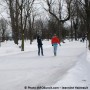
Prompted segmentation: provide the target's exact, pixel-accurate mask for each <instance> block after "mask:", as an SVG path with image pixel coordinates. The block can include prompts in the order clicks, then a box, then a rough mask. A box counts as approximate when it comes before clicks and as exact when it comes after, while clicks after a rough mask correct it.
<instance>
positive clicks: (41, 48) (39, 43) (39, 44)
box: [37, 36, 43, 56]
mask: <svg viewBox="0 0 90 90" xmlns="http://www.w3.org/2000/svg"><path fill="white" fill-rule="evenodd" d="M37 43H38V56H40V52H41V54H42V56H43V47H42V45H43V44H42V39H41V37H40V36H38V37H37Z"/></svg>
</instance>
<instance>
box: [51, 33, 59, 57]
mask: <svg viewBox="0 0 90 90" xmlns="http://www.w3.org/2000/svg"><path fill="white" fill-rule="evenodd" d="M51 43H52V46H53V48H54V56H56V55H57V46H58V44H60V39H59V38H58V37H57V36H56V34H54V36H53V37H52V39H51Z"/></svg>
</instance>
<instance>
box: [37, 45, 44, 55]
mask: <svg viewBox="0 0 90 90" xmlns="http://www.w3.org/2000/svg"><path fill="white" fill-rule="evenodd" d="M40 52H41V54H42V56H43V47H42V45H38V55H40Z"/></svg>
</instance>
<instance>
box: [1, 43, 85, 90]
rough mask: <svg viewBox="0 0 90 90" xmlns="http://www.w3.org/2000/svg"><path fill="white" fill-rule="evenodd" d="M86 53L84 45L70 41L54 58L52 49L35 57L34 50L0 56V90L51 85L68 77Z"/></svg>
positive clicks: (21, 89) (59, 49)
mask: <svg viewBox="0 0 90 90" xmlns="http://www.w3.org/2000/svg"><path fill="white" fill-rule="evenodd" d="M78 45H79V46H78ZM85 52H86V48H85V45H84V44H80V42H75V43H73V42H69V43H66V44H63V45H62V46H59V47H58V55H57V56H56V57H55V56H53V50H52V47H51V46H50V47H48V48H46V49H44V56H37V50H35V51H28V52H25V53H19V54H14V55H8V56H0V81H1V82H0V90H25V88H24V87H25V86H40V85H41V86H42V85H44V86H50V85H54V84H55V83H57V82H58V81H59V80H61V79H62V78H63V77H64V76H65V75H67V71H68V70H69V69H71V68H72V67H74V66H75V65H76V63H77V62H78V61H79V60H80V58H81V57H82V56H83V55H84V53H85Z"/></svg>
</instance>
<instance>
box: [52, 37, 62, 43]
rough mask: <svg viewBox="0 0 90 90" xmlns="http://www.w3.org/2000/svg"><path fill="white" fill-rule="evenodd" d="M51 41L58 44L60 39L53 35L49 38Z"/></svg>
mask: <svg viewBox="0 0 90 90" xmlns="http://www.w3.org/2000/svg"><path fill="white" fill-rule="evenodd" d="M51 43H52V44H54V43H58V44H60V40H59V39H58V38H57V37H56V36H54V37H53V38H52V40H51Z"/></svg>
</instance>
